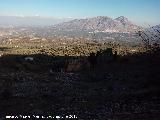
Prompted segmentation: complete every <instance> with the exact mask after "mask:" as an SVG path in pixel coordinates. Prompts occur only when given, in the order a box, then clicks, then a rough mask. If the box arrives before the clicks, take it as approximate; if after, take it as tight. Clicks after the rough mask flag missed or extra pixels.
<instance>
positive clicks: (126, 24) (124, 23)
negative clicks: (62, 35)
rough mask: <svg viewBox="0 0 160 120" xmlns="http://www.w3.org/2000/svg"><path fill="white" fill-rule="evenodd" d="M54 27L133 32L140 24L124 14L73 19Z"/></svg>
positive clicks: (67, 29) (69, 29)
mask: <svg viewBox="0 0 160 120" xmlns="http://www.w3.org/2000/svg"><path fill="white" fill-rule="evenodd" d="M54 27H56V28H57V29H60V30H66V31H72V30H73V31H74V30H93V31H101V32H134V31H137V30H138V29H140V26H138V25H135V24H133V23H132V22H131V21H129V20H128V18H126V17H124V16H120V17H118V18H116V19H112V18H110V17H107V16H98V17H94V18H86V19H75V20H71V21H69V22H64V23H60V24H57V25H55V26H54Z"/></svg>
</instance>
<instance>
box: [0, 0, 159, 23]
mask: <svg viewBox="0 0 160 120" xmlns="http://www.w3.org/2000/svg"><path fill="white" fill-rule="evenodd" d="M159 11H160V0H0V16H42V17H55V18H86V17H95V16H108V17H112V18H116V17H118V16H125V17H127V18H129V19H130V20H132V21H133V22H135V23H139V24H160V14H159Z"/></svg>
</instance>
